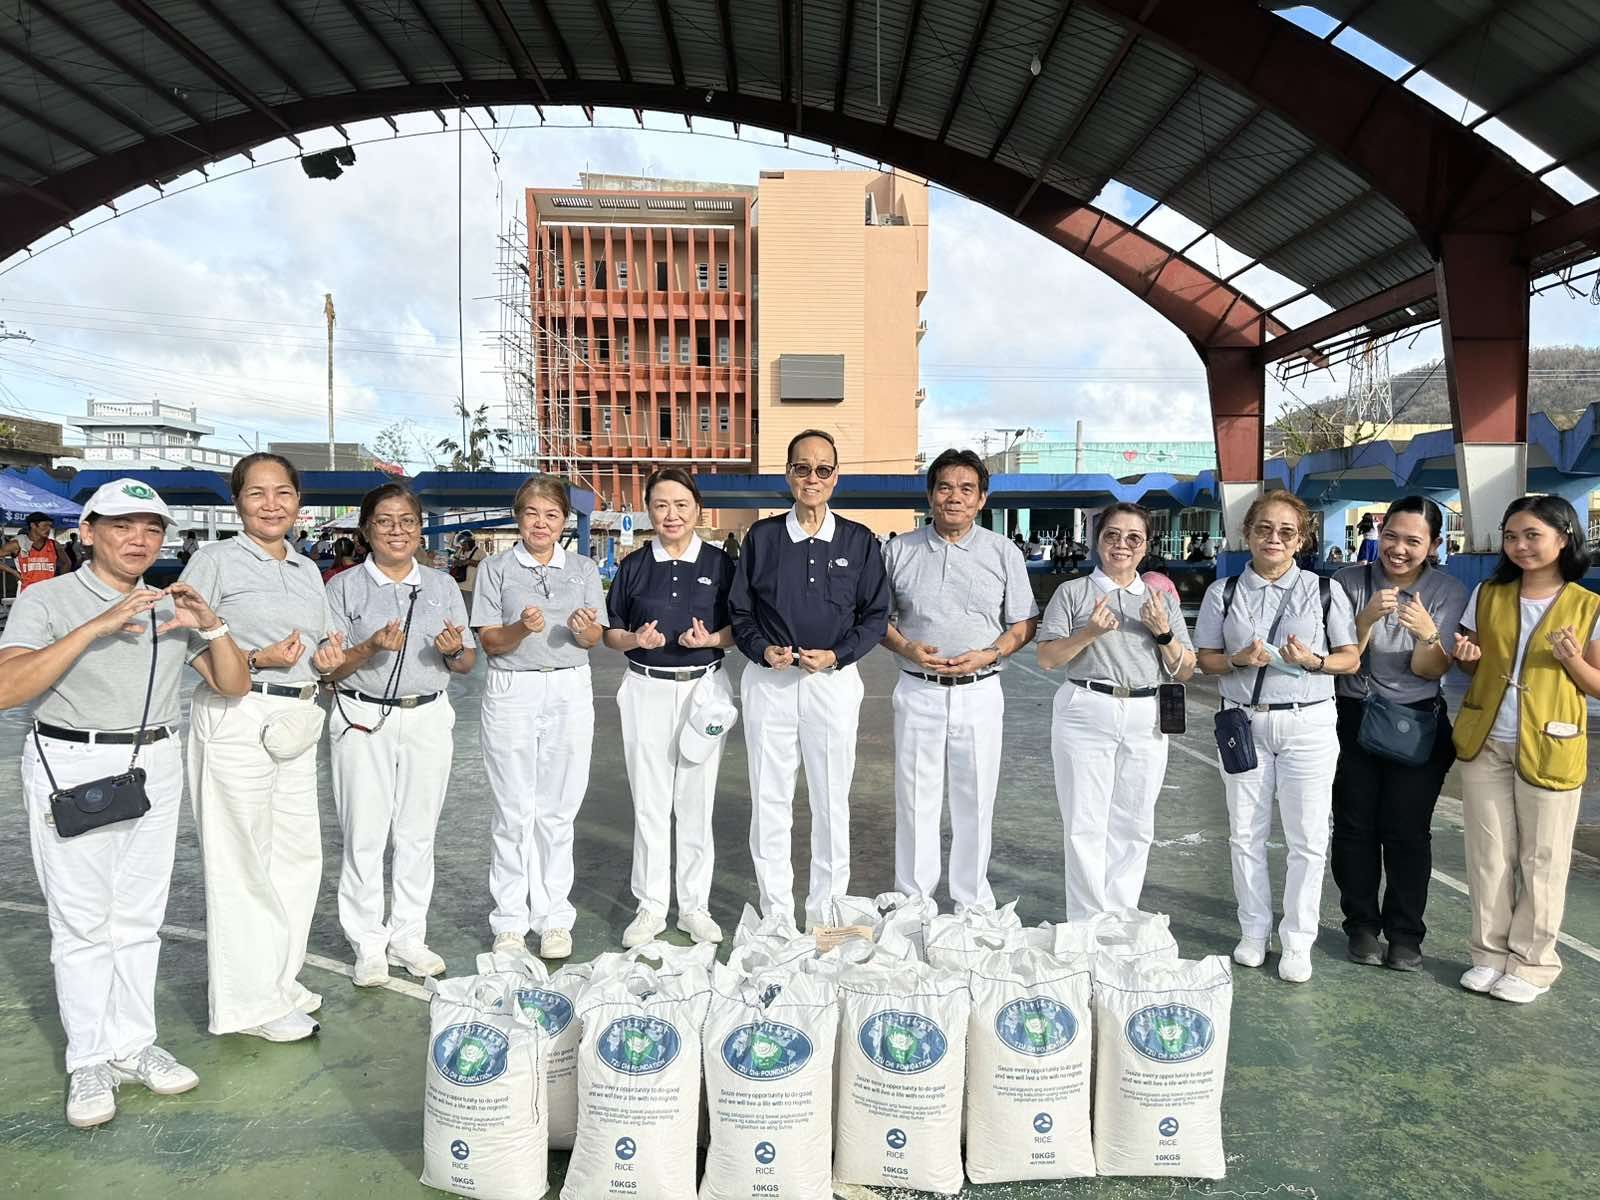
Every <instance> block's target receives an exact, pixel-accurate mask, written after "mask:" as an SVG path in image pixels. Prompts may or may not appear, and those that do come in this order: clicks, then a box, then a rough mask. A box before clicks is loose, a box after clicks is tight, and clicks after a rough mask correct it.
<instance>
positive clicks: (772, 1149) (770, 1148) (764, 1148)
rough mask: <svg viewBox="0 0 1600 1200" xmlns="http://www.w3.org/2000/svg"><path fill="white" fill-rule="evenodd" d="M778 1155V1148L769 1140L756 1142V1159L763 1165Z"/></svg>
mask: <svg viewBox="0 0 1600 1200" xmlns="http://www.w3.org/2000/svg"><path fill="white" fill-rule="evenodd" d="M777 1157H778V1148H777V1147H776V1146H774V1145H773V1144H772V1143H771V1142H757V1143H756V1161H757V1162H758V1163H761V1164H762V1165H763V1166H765V1165H766V1164H767V1163H770V1162H772V1161H773V1160H774V1159H775V1158H777Z"/></svg>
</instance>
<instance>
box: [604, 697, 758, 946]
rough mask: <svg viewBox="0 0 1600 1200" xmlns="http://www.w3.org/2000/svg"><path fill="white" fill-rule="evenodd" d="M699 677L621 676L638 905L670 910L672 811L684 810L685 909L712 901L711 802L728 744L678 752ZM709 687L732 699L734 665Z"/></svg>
mask: <svg viewBox="0 0 1600 1200" xmlns="http://www.w3.org/2000/svg"><path fill="white" fill-rule="evenodd" d="M699 683H700V680H699V679H688V680H683V681H678V680H673V679H651V678H649V677H648V676H645V675H640V674H638V673H636V672H634V671H631V670H630V671H628V672H627V673H626V674H624V675H623V677H622V686H621V687H620V688H619V689H618V690H617V707H618V709H619V710H620V711H621V714H622V753H623V761H624V762H625V763H626V764H627V768H628V787H629V789H630V790H631V791H632V792H633V895H634V898H635V899H636V900H637V901H638V902H639V911H641V912H652V913H655V914H656V915H657V916H658V917H665V916H666V915H667V905H668V902H669V901H670V900H671V888H672V818H673V816H674V815H676V816H677V818H678V915H679V916H682V915H683V914H685V913H695V912H705V911H707V909H708V907H709V905H710V901H711V870H712V866H713V863H714V861H715V859H714V855H713V852H712V844H711V809H712V805H713V803H714V802H715V800H716V795H717V772H718V769H719V768H720V767H721V766H722V747H723V743H724V742H725V741H726V740H727V739H726V738H725V737H724V738H718V739H717V745H716V748H715V749H713V750H712V751H711V753H710V754H709V755H708V756H707V757H706V759H705V761H704V762H699V763H692V762H689V761H688V760H687V759H680V758H679V755H678V732H679V730H681V729H682V728H683V722H684V720H685V718H686V717H687V716H688V703H689V698H690V696H692V695H693V694H694V690H695V688H696V687H697V686H698V685H699ZM709 686H710V687H712V688H714V689H716V691H717V693H718V695H720V696H721V698H722V699H724V700H726V699H729V698H731V695H732V693H731V692H730V690H729V688H728V678H727V673H726V672H725V671H723V670H721V669H720V668H719V669H718V670H716V671H714V672H713V673H712V675H711V682H710V684H709Z"/></svg>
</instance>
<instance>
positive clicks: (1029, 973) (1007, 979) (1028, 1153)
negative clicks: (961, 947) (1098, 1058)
mask: <svg viewBox="0 0 1600 1200" xmlns="http://www.w3.org/2000/svg"><path fill="white" fill-rule="evenodd" d="M968 982H969V985H970V987H971V989H972V1017H971V1021H970V1023H969V1025H968V1035H967V1175H968V1177H969V1178H970V1179H971V1180H972V1182H974V1183H1001V1182H1005V1181H1009V1180H1023V1179H1070V1178H1074V1177H1077V1176H1083V1175H1093V1174H1094V1173H1095V1169H1094V1146H1093V1143H1092V1141H1091V1139H1090V1134H1089V1078H1090V1063H1091V1060H1092V1055H1093V1048H1094V1037H1093V1016H1092V1012H1091V1008H1090V993H1091V983H1090V972H1089V963H1088V960H1087V959H1085V958H1082V957H1079V958H1076V959H1073V960H1070V961H1067V960H1062V959H1058V958H1055V957H1054V956H1053V955H1050V954H1047V953H1045V952H1043V951H1041V950H1037V949H1022V950H1016V951H1013V952H1010V953H1002V954H991V955H989V956H987V957H985V958H982V959H980V960H978V961H977V962H975V963H974V964H973V968H972V971H971V973H970V974H969V975H968Z"/></svg>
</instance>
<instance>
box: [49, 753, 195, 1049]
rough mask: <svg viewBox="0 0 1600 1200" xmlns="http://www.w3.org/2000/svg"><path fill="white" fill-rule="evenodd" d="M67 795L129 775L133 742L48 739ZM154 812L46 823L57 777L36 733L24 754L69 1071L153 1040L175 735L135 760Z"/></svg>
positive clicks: (173, 809) (176, 772) (175, 800)
mask: <svg viewBox="0 0 1600 1200" xmlns="http://www.w3.org/2000/svg"><path fill="white" fill-rule="evenodd" d="M44 751H45V757H46V758H47V759H48V760H49V762H50V769H51V771H53V772H54V773H55V777H56V782H57V783H58V784H59V785H60V786H61V787H64V788H68V787H75V786H77V785H78V784H80V783H85V782H87V781H88V780H91V779H99V778H102V777H104V776H106V775H120V774H121V773H122V772H123V771H126V770H127V769H128V759H129V757H130V756H131V755H132V753H133V748H132V747H131V746H91V745H85V744H83V743H79V742H64V741H57V740H56V739H54V738H45V739H44ZM139 765H140V766H141V767H143V768H144V770H145V774H146V780H145V795H146V796H147V797H148V798H149V800H150V811H149V812H147V813H145V815H144V816H142V817H140V818H139V819H138V820H136V821H123V822H119V823H118V824H116V825H108V826H106V827H105V828H104V829H94V830H91V831H89V832H88V833H83V834H79V835H78V836H77V837H74V838H64V837H61V836H59V835H58V834H57V833H56V830H55V826H54V825H52V824H50V823H49V822H48V821H46V819H45V818H46V816H47V815H48V814H49V812H50V791H51V789H50V781H49V779H48V778H47V777H46V776H45V772H44V768H43V767H42V766H41V765H40V764H39V754H38V751H37V749H36V748H35V746H34V744H33V735H32V734H31V733H30V734H29V735H28V737H27V740H26V741H25V742H24V744H23V748H22V795H23V799H24V801H25V803H26V804H27V806H28V839H29V843H30V846H31V848H32V851H33V869H34V872H35V874H36V875H37V876H38V878H39V890H40V891H42V892H43V893H44V901H45V907H46V908H47V909H48V910H49V914H50V916H49V920H50V962H51V963H52V964H53V965H54V967H55V977H56V1005H57V1008H58V1009H59V1010H60V1013H61V1027H62V1028H63V1029H64V1030H66V1034H67V1060H66V1063H67V1070H68V1071H69V1072H70V1071H76V1070H78V1068H80V1067H90V1066H94V1065H95V1064H96V1063H103V1062H109V1061H110V1060H112V1059H114V1058H115V1059H121V1058H131V1057H133V1056H134V1055H135V1054H137V1053H139V1051H141V1050H143V1049H144V1048H145V1047H146V1046H150V1045H154V1043H155V1040H156V960H157V959H158V958H159V957H160V954H161V936H160V932H159V931H160V929H161V922H162V920H163V919H164V918H165V917H166V912H167V888H168V886H169V885H170V884H171V882H172V856H173V847H174V845H175V843H176V839H177V834H178V808H179V806H180V805H181V804H182V803H183V748H182V745H181V743H180V742H179V740H178V739H177V738H176V737H169V738H167V739H166V740H165V741H161V742H155V743H153V744H152V745H149V746H146V747H145V748H144V750H143V751H142V752H141V753H140V755H139Z"/></svg>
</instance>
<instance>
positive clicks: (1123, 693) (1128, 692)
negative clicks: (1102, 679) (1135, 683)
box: [1111, 684, 1133, 700]
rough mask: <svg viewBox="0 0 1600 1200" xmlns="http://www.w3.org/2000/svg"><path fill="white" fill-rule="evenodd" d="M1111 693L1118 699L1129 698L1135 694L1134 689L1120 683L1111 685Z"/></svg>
mask: <svg viewBox="0 0 1600 1200" xmlns="http://www.w3.org/2000/svg"><path fill="white" fill-rule="evenodd" d="M1111 694H1112V696H1114V697H1115V698H1116V699H1118V700H1127V699H1129V698H1130V697H1131V696H1132V695H1133V689H1132V688H1129V687H1122V686H1120V685H1118V684H1112V685H1111Z"/></svg>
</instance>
